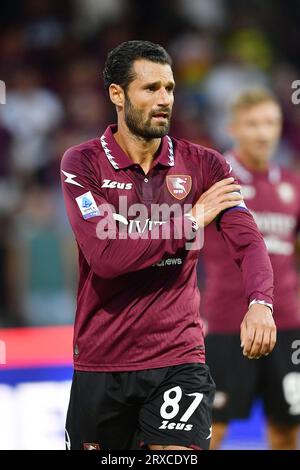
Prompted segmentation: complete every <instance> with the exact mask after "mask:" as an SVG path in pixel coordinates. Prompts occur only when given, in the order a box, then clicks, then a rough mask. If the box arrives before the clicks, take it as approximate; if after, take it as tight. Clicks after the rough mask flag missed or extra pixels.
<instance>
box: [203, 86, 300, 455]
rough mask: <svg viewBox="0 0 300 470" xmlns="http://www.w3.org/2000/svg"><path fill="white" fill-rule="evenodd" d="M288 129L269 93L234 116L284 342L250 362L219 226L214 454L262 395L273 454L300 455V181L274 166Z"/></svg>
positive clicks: (215, 239)
mask: <svg viewBox="0 0 300 470" xmlns="http://www.w3.org/2000/svg"><path fill="white" fill-rule="evenodd" d="M281 125H282V114H281V109H280V105H279V104H278V102H277V101H276V99H275V98H274V97H273V96H272V95H271V94H270V93H269V92H267V91H265V90H261V89H251V90H247V91H245V92H243V93H242V94H240V95H239V96H238V97H237V98H236V100H235V101H234V103H233V105H232V109H231V120H230V131H231V134H232V136H233V138H234V140H235V147H234V149H233V150H232V151H230V152H229V153H227V154H226V155H225V157H226V159H227V161H228V162H229V164H230V165H231V166H232V168H233V171H234V172H235V174H236V176H237V177H238V179H239V181H240V183H241V185H242V194H243V196H244V198H245V203H246V205H247V207H248V208H249V209H250V210H251V212H252V214H253V216H254V218H255V220H256V222H257V225H258V228H259V229H260V231H261V233H262V234H263V236H264V240H265V243H266V246H267V249H268V252H269V255H270V259H271V263H272V266H273V270H274V280H275V290H274V298H275V303H274V318H275V321H276V325H277V329H278V337H277V346H276V348H275V350H274V352H273V353H272V354H271V355H270V356H268V357H264V358H262V359H261V360H259V361H248V360H246V359H245V358H244V357H243V356H242V355H241V354H240V351H239V350H240V340H239V328H240V322H241V320H242V318H243V312H244V311H245V310H246V309H247V299H246V297H245V294H244V288H243V284H242V279H241V276H240V272H239V270H238V269H237V267H236V265H235V264H234V263H233V261H232V255H231V254H230V253H229V251H228V250H227V249H226V246H225V243H224V241H223V239H222V236H221V233H220V232H219V231H218V230H217V227H216V225H214V226H213V224H211V225H210V226H209V227H207V229H205V232H206V233H205V240H206V243H204V250H203V254H204V261H205V267H206V273H207V284H206V288H205V292H204V299H203V300H204V304H203V308H204V316H205V318H206V321H207V327H208V335H207V337H206V358H207V363H208V364H209V366H210V369H211V371H212V374H213V377H214V380H215V382H216V386H217V392H216V397H215V402H214V410H213V421H214V425H213V430H214V431H213V436H212V447H213V448H218V447H219V446H220V444H221V442H222V439H223V437H224V435H225V432H226V429H227V425H228V422H229V421H230V420H231V419H233V418H245V417H247V416H248V414H249V411H250V407H251V404H252V403H253V400H254V398H255V397H256V396H257V395H260V396H261V397H262V399H263V403H264V409H265V413H266V416H267V423H268V424H267V426H268V439H269V443H270V447H271V448H272V449H295V448H296V443H297V431H298V429H299V427H298V424H299V423H300V366H299V364H298V365H297V362H299V361H295V360H293V352H295V351H294V349H293V348H295V343H294V341H295V340H297V339H298V340H299V339H300V308H299V290H298V287H299V275H298V273H297V270H296V258H295V246H296V240H297V235H298V233H299V228H300V179H299V177H297V175H296V174H294V173H293V172H292V171H290V170H287V169H285V168H280V167H279V166H278V165H277V164H275V163H274V162H273V161H272V156H273V155H274V150H275V149H276V146H277V144H278V139H279V137H280V133H281ZM241 236H242V237H243V235H242V234H241ZM293 343H294V345H293Z"/></svg>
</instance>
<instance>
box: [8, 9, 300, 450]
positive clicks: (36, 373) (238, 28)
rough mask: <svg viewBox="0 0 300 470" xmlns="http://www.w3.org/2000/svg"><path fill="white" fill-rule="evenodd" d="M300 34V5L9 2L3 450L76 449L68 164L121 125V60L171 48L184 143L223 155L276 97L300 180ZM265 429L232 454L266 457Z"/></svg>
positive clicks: (283, 148)
mask: <svg viewBox="0 0 300 470" xmlns="http://www.w3.org/2000/svg"><path fill="white" fill-rule="evenodd" d="M299 24H300V2H299V1H297V0H295V1H294V0H290V1H289V2H285V1H283V0H264V1H262V0H248V1H242V0H169V1H168V0H151V1H147V0H145V1H141V0H63V1H59V0H42V1H39V0H23V1H17V0H10V1H4V2H1V10H0V28H1V36H0V80H2V81H4V82H5V84H6V92H7V93H6V104H0V328H1V329H0V359H1V357H2V362H4V355H5V354H4V353H5V352H6V364H2V365H0V449H39V448H41V449H43V448H49V449H51V448H53V449H55V448H63V446H64V435H63V427H64V419H65V411H66V406H67V401H68V393H69V386H70V382H69V381H70V378H71V373H72V368H71V336H72V327H71V326H70V325H71V323H72V321H73V317H74V307H75V305H74V299H75V289H76V252H75V249H74V248H75V247H74V242H73V237H72V234H71V232H70V229H69V226H68V223H67V220H66V217H65V212H64V206H63V201H62V197H61V192H60V187H59V162H60V158H61V156H62V154H63V152H64V151H65V149H66V148H67V147H69V146H71V145H74V144H76V143H78V142H80V141H83V140H86V139H88V138H91V137H94V136H96V135H99V132H101V131H102V130H103V129H104V128H105V127H106V125H107V124H108V123H110V122H114V120H115V117H114V110H113V107H112V106H111V105H110V104H109V101H108V99H107V97H106V96H105V93H104V90H103V85H102V79H101V71H102V66H103V61H104V59H105V56H106V54H107V52H108V50H110V49H111V48H113V47H114V46H116V45H117V44H119V43H120V42H122V41H125V40H128V39H149V40H152V41H154V42H159V43H161V44H163V45H164V46H165V47H166V48H167V49H168V50H169V52H170V53H171V55H172V56H173V59H174V70H175V76H176V82H177V87H176V105H175V110H174V118H173V125H172V133H173V135H176V136H179V137H184V138H186V139H189V140H192V141H194V142H198V143H201V144H204V145H209V146H213V147H215V148H217V149H219V150H220V151H224V150H226V149H227V148H228V147H229V146H230V141H229V140H228V137H227V135H226V132H225V125H226V113H225V111H226V105H227V102H228V98H230V97H232V95H233V94H234V93H236V92H237V91H238V90H239V89H241V87H245V86H248V85H251V86H252V85H255V84H259V85H265V86H268V87H270V88H271V89H273V90H274V92H275V93H276V95H277V96H278V98H279V100H280V102H281V104H282V106H283V112H284V130H283V138H282V141H281V143H280V147H279V149H278V152H277V155H276V158H277V159H278V161H280V162H281V163H282V164H283V165H286V166H289V167H291V168H294V169H295V170H296V171H297V170H298V169H299V168H300V104H299V105H298V106H297V105H295V104H293V103H292V100H291V95H292V92H293V90H292V83H293V81H294V80H297V79H298V80H300V51H299V49H300V28H299ZM5 350H6V351H5ZM0 362H1V360H0ZM263 420H264V418H263V415H262V412H261V409H260V404H259V403H256V404H255V406H254V409H253V413H252V416H251V418H250V419H249V420H248V421H246V422H238V421H237V422H234V423H233V424H232V426H231V427H230V432H229V436H228V438H227V439H226V442H225V443H224V446H223V447H224V448H232V449H238V448H266V440H265V434H264V430H263Z"/></svg>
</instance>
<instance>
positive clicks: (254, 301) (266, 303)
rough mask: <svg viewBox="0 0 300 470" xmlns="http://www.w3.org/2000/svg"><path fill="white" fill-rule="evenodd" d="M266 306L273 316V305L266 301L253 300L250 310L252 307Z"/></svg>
mask: <svg viewBox="0 0 300 470" xmlns="http://www.w3.org/2000/svg"><path fill="white" fill-rule="evenodd" d="M256 304H258V305H264V306H265V307H268V308H269V309H270V310H271V313H272V314H273V304H271V303H268V302H266V301H265V300H257V299H253V300H251V302H250V303H249V308H250V307H252V305H256Z"/></svg>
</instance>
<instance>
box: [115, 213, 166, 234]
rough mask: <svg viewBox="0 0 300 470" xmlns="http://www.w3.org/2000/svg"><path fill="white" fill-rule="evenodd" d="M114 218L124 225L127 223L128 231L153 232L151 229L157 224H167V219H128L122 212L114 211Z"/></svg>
mask: <svg viewBox="0 0 300 470" xmlns="http://www.w3.org/2000/svg"><path fill="white" fill-rule="evenodd" d="M113 218H114V220H115V221H116V222H120V223H121V224H123V225H126V226H127V227H128V229H127V231H128V233H140V234H142V233H145V232H148V231H149V232H151V230H153V229H154V227H156V226H157V225H163V224H166V223H167V221H166V220H162V221H159V220H151V219H149V218H147V219H146V220H145V221H144V222H142V221H141V220H138V219H133V220H127V219H126V217H124V216H123V215H121V214H117V213H113Z"/></svg>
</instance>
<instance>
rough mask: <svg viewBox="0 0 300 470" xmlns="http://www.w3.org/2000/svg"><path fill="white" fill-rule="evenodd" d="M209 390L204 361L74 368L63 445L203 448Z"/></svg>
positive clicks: (208, 420)
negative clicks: (132, 367)
mask: <svg viewBox="0 0 300 470" xmlns="http://www.w3.org/2000/svg"><path fill="white" fill-rule="evenodd" d="M214 391H215V384H214V382H213V380H212V378H211V375H210V372H209V369H208V367H207V366H206V365H205V364H198V363H195V364H183V365H177V366H170V367H164V368H160V369H148V370H143V371H131V372H79V371H75V372H74V376H73V382H72V389H71V397H70V403H69V409H68V415H67V423H66V447H67V449H71V450H80V449H87V450H96V449H98V450H124V449H142V448H147V446H149V444H156V445H165V446H167V445H178V446H184V447H189V448H193V449H196V450H197V449H199V450H200V449H208V448H209V443H210V436H211V410H212V404H213V399H214Z"/></svg>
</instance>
